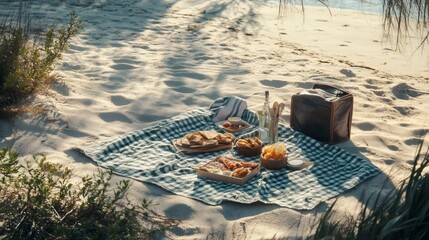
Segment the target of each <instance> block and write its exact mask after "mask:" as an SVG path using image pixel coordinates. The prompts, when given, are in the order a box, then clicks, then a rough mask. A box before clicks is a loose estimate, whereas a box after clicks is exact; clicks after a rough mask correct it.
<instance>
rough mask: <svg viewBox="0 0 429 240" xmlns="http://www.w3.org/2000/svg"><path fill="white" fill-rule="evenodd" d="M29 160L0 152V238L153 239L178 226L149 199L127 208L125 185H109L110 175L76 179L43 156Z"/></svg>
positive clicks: (70, 171)
mask: <svg viewBox="0 0 429 240" xmlns="http://www.w3.org/2000/svg"><path fill="white" fill-rule="evenodd" d="M31 162H32V163H33V164H31V163H30V162H27V164H26V165H21V164H20V163H19V161H18V154H17V153H16V152H15V151H12V150H9V149H3V150H0V239H153V238H155V233H157V232H159V231H164V230H166V229H168V228H170V227H172V226H174V225H176V224H177V221H175V220H172V219H167V218H164V217H162V216H160V215H158V214H156V213H155V212H153V211H152V210H150V206H151V204H152V203H151V202H150V201H146V200H145V199H143V201H142V202H141V204H132V203H131V202H130V201H129V200H128V199H127V197H126V196H127V191H128V189H129V187H130V184H131V183H130V181H129V180H122V181H120V182H119V183H117V184H116V186H114V187H112V186H111V185H110V183H109V182H110V180H111V177H112V172H111V171H101V170H99V171H98V173H96V174H94V175H93V176H86V177H82V178H77V177H76V176H74V175H73V171H72V170H71V169H69V168H66V167H64V166H62V165H59V164H52V163H49V162H48V161H47V160H46V158H45V157H44V156H42V157H34V159H33V161H31ZM76 178H77V179H76Z"/></svg>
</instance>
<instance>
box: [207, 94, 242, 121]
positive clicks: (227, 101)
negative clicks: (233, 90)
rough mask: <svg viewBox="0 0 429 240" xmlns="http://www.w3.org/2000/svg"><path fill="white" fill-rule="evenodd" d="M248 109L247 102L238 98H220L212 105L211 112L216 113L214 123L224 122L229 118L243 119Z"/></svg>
mask: <svg viewBox="0 0 429 240" xmlns="http://www.w3.org/2000/svg"><path fill="white" fill-rule="evenodd" d="M246 109H247V102H246V101H245V100H243V99H242V98H239V97H236V96H232V97H223V98H218V99H216V100H215V101H214V102H213V103H212V105H210V110H212V111H213V112H214V116H213V118H212V119H213V122H219V121H223V120H226V119H228V118H229V117H239V118H241V116H242V115H243V112H244V110H246Z"/></svg>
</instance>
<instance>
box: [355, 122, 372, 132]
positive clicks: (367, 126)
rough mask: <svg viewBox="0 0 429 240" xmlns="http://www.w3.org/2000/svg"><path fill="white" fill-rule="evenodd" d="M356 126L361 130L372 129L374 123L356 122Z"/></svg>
mask: <svg viewBox="0 0 429 240" xmlns="http://www.w3.org/2000/svg"><path fill="white" fill-rule="evenodd" d="M357 127H358V128H359V129H360V130H362V131H372V130H373V129H374V128H375V125H374V124H372V123H369V122H363V123H359V124H357Z"/></svg>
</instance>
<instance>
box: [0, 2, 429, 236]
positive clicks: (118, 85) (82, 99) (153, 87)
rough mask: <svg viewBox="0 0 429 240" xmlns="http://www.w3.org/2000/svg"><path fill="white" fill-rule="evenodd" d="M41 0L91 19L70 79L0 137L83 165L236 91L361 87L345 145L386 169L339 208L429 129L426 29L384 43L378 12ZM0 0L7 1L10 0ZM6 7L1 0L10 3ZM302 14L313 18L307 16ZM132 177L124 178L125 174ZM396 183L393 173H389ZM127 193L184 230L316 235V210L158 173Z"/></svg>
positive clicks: (284, 96) (62, 14) (56, 11)
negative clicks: (98, 147)
mask: <svg viewBox="0 0 429 240" xmlns="http://www.w3.org/2000/svg"><path fill="white" fill-rule="evenodd" d="M67 2H68V1H38V2H37V3H33V10H34V11H37V12H39V13H41V14H42V15H44V16H45V17H46V18H47V19H48V20H49V21H52V22H64V21H65V19H66V17H67V13H68V11H69V10H71V9H75V10H76V11H77V13H78V15H79V16H80V17H81V18H82V19H83V21H84V24H85V29H84V30H83V32H82V33H81V34H80V35H79V36H77V37H76V38H75V39H74V40H73V42H72V45H71V47H70V49H69V50H68V51H67V53H66V54H65V55H64V58H63V59H62V61H60V62H59V63H58V64H57V66H56V70H55V73H57V74H60V75H61V76H62V79H61V81H60V82H59V83H58V84H56V85H55V86H53V87H52V89H51V90H49V94H48V95H39V96H36V97H34V98H33V99H32V100H31V101H32V104H33V105H34V106H37V107H41V108H43V109H45V111H44V113H42V114H39V115H33V114H30V113H27V114H22V115H20V116H18V117H16V118H14V119H11V120H7V119H1V120H0V130H1V131H0V147H13V148H15V149H16V150H18V151H19V152H20V153H21V155H22V156H23V158H27V159H30V158H31V155H32V154H39V153H44V154H46V155H47V156H48V159H49V160H50V161H53V162H59V163H63V164H66V165H68V166H70V167H73V168H74V169H75V170H76V173H77V174H78V175H79V176H84V175H87V174H92V173H94V172H95V171H96V169H97V166H96V165H94V163H93V162H91V161H90V160H89V159H87V158H85V157H83V156H82V155H80V154H78V153H76V152H75V151H73V150H72V148H74V147H79V146H87V145H90V144H94V143H97V142H99V141H103V140H107V139H109V138H112V137H115V136H117V135H120V134H123V133H126V132H129V131H133V130H137V129H141V128H144V127H147V126H150V125H152V124H154V122H156V121H157V120H160V119H165V118H169V117H171V116H174V115H177V114H179V113H182V112H185V111H188V110H191V109H193V108H197V107H203V106H208V104H210V103H211V102H212V101H213V100H214V99H216V98H218V97H221V96H226V95H237V96H239V97H242V98H244V99H246V100H247V102H248V106H249V108H251V109H254V110H258V109H261V108H262V104H263V96H264V91H265V90H269V91H270V94H271V100H272V101H274V100H277V101H284V102H285V103H286V105H287V107H286V109H285V111H284V113H283V115H282V122H284V123H286V124H288V123H289V111H288V109H289V107H290V98H291V96H292V95H293V94H295V93H297V92H300V91H302V90H303V89H306V88H310V87H311V86H312V85H313V84H314V83H323V84H331V85H334V86H338V87H341V88H343V89H344V90H347V91H350V92H352V93H353V95H354V97H355V105H354V113H353V114H354V115H353V125H352V135H351V141H349V142H346V143H343V144H340V145H338V146H339V147H342V148H344V149H346V150H347V151H350V152H353V153H355V154H359V155H361V156H363V157H365V158H367V159H368V160H369V161H371V162H372V163H374V164H375V165H376V166H378V167H379V168H380V169H382V171H383V173H382V174H380V175H378V176H377V177H375V178H372V179H370V180H368V181H366V182H364V183H363V184H360V185H359V186H358V187H356V188H355V189H354V190H352V191H348V192H346V193H345V194H342V195H341V196H339V200H338V205H337V206H338V209H337V212H338V213H339V214H340V215H346V214H352V215H353V214H356V204H358V203H359V202H360V201H361V200H362V199H365V198H366V197H368V196H370V195H371V194H372V193H374V192H375V191H378V190H380V189H381V188H383V187H385V188H389V187H391V186H392V185H395V184H397V183H398V182H399V181H400V180H402V178H403V177H404V176H406V174H407V173H408V172H409V170H410V167H411V166H412V160H413V157H414V154H415V150H416V146H417V144H418V142H419V138H420V135H421V133H422V132H424V131H427V130H428V129H429V122H428V120H429V113H428V111H427V109H429V77H428V76H429V55H428V53H427V50H426V51H425V50H423V51H420V50H417V51H415V52H414V50H415V48H416V47H417V46H418V38H417V37H418V36H417V34H415V33H411V35H412V38H411V40H410V41H408V42H406V43H405V44H404V45H403V46H402V48H401V50H402V51H401V52H398V51H394V50H395V45H392V44H391V43H389V42H383V41H382V40H383V38H384V37H383V31H382V30H383V29H382V18H381V17H380V16H378V15H374V14H370V13H363V12H353V11H346V10H338V9H331V12H332V15H330V13H329V11H328V10H327V9H326V8H316V7H306V9H305V16H304V17H303V15H302V12H301V11H300V9H299V7H290V8H288V9H287V10H286V12H285V13H286V15H285V17H284V18H282V19H280V20H279V19H278V8H277V5H276V4H271V5H270V4H265V3H254V2H251V1H232V0H229V1H227V0H224V1H214V0H204V1H202V0H193V1H191V0H180V1H172V0H169V1H168V0H167V1H160V0H152V1H151V0H146V1H143V0H142V1H138V0H123V1H110V0H105V1H101V0H98V1H85V0H81V1H73V2H72V3H67ZM1 4H2V5H4V4H6V3H1ZM7 7H10V5H8V6H6V5H5V8H4V9H3V8H2V9H3V10H0V13H1V14H2V15H4V14H6V13H7ZM303 19H304V21H303ZM120 179H122V178H121V177H117V176H116V177H114V181H119V180H120ZM386 183H387V185H386ZM129 193H130V196H131V198H132V199H133V200H135V201H138V200H141V199H142V198H148V199H152V200H153V201H154V202H155V203H157V205H156V206H154V208H155V209H156V210H157V211H158V212H159V213H161V214H165V215H166V216H168V217H174V218H178V219H181V220H182V224H181V225H180V226H179V227H178V228H176V229H173V231H172V232H170V233H168V234H167V236H169V237H172V238H175V239H206V238H208V239H212V238H214V239H216V238H222V237H225V238H234V239H271V238H273V237H274V236H275V237H278V238H288V237H290V238H294V237H296V236H302V235H305V234H307V233H308V232H309V231H310V230H309V226H310V225H311V224H309V221H310V222H311V221H312V220H313V219H315V217H314V216H315V215H316V214H319V213H322V212H323V211H324V210H325V209H326V206H328V205H329V204H331V203H332V202H333V200H330V201H328V202H327V203H322V204H320V205H319V206H318V207H316V208H315V209H314V210H312V211H295V210H291V209H288V208H281V207H279V206H276V205H267V204H262V203H256V204H250V205H246V204H238V203H231V202H225V203H222V204H221V205H218V206H208V205H206V204H204V203H202V202H199V201H196V200H192V199H189V198H185V197H181V196H177V195H174V194H171V193H169V192H167V191H165V190H163V189H161V188H159V187H157V186H154V185H152V184H147V183H142V182H136V181H135V182H134V184H133V186H132V188H131V189H130V192H129Z"/></svg>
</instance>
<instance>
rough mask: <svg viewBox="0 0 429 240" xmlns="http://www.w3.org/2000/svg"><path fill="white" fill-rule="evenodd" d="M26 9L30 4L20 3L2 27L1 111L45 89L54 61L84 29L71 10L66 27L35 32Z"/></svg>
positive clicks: (0, 58)
mask: <svg viewBox="0 0 429 240" xmlns="http://www.w3.org/2000/svg"><path fill="white" fill-rule="evenodd" d="M27 9H28V5H23V4H22V3H21V5H20V8H19V10H18V12H17V13H11V14H10V15H9V16H10V17H8V18H5V19H4V20H3V23H2V25H1V26H0V108H5V107H7V106H10V105H12V104H16V103H17V102H19V101H20V100H21V99H23V98H25V97H26V96H28V95H30V94H32V93H34V92H35V91H36V90H41V89H44V88H46V87H47V85H48V83H49V82H50V80H51V78H50V73H51V72H52V70H53V69H54V63H55V61H57V60H59V59H61V56H62V53H63V52H64V51H65V50H66V49H67V47H68V46H69V43H70V40H71V38H72V37H73V36H75V35H76V34H77V33H78V32H79V31H80V30H81V29H82V28H83V24H82V21H81V20H80V19H79V17H78V16H77V15H76V13H75V12H74V11H72V12H71V13H70V16H69V20H68V24H67V26H63V27H60V28H55V27H49V28H48V29H47V30H46V31H45V32H44V33H43V31H42V32H38V33H35V32H34V31H33V28H34V26H32V22H31V20H30V17H29V14H28V10H27ZM38 35H42V36H38ZM37 39H42V42H41V43H40V42H39V41H38V40H37Z"/></svg>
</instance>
